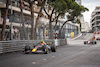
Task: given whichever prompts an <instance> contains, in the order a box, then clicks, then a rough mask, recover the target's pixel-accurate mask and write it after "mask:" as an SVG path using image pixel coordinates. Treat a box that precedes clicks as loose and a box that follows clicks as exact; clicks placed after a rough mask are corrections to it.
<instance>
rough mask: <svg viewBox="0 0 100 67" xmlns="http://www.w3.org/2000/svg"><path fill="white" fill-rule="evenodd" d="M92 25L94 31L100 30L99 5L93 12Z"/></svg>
mask: <svg viewBox="0 0 100 67" xmlns="http://www.w3.org/2000/svg"><path fill="white" fill-rule="evenodd" d="M91 26H92V30H93V32H97V31H99V30H100V6H97V7H96V8H95V10H94V11H93V12H92V14H91Z"/></svg>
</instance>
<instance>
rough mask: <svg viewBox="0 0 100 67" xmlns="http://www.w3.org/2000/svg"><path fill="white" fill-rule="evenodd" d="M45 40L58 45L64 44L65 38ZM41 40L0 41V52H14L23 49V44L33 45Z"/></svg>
mask: <svg viewBox="0 0 100 67" xmlns="http://www.w3.org/2000/svg"><path fill="white" fill-rule="evenodd" d="M44 41H45V42H54V44H55V45H56V46H57V47H58V46H62V45H66V40H65V39H57V40H44ZM40 42H41V40H19V41H18V40H13V41H0V53H6V52H14V51H20V50H21V51H23V50H24V47H25V45H31V46H34V45H36V44H37V43H40Z"/></svg>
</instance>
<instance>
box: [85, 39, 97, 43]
mask: <svg viewBox="0 0 100 67" xmlns="http://www.w3.org/2000/svg"><path fill="white" fill-rule="evenodd" d="M84 44H97V42H96V41H94V40H90V41H84Z"/></svg>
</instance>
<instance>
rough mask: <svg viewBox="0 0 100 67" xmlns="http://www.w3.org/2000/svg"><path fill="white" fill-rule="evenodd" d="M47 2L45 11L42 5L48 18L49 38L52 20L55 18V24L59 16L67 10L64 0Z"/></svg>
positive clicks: (51, 34) (51, 36) (50, 36)
mask: <svg viewBox="0 0 100 67" xmlns="http://www.w3.org/2000/svg"><path fill="white" fill-rule="evenodd" d="M47 3H48V7H49V10H48V12H47V10H46V8H45V7H44V11H45V13H46V14H47V16H48V18H49V33H50V35H49V38H50V39H53V33H52V32H53V31H52V22H53V21H55V20H56V24H57V21H58V18H59V16H60V15H63V14H64V13H65V11H66V10H67V7H66V6H67V3H66V2H65V1H64V0H48V1H47ZM49 11H51V13H49ZM55 13H56V14H55ZM54 14H55V18H53V16H54ZM56 24H55V27H56Z"/></svg>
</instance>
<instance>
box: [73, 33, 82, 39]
mask: <svg viewBox="0 0 100 67" xmlns="http://www.w3.org/2000/svg"><path fill="white" fill-rule="evenodd" d="M80 36H82V33H81V34H79V35H78V36H77V37H75V38H73V39H71V40H75V39H77V38H79V37H80Z"/></svg>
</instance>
